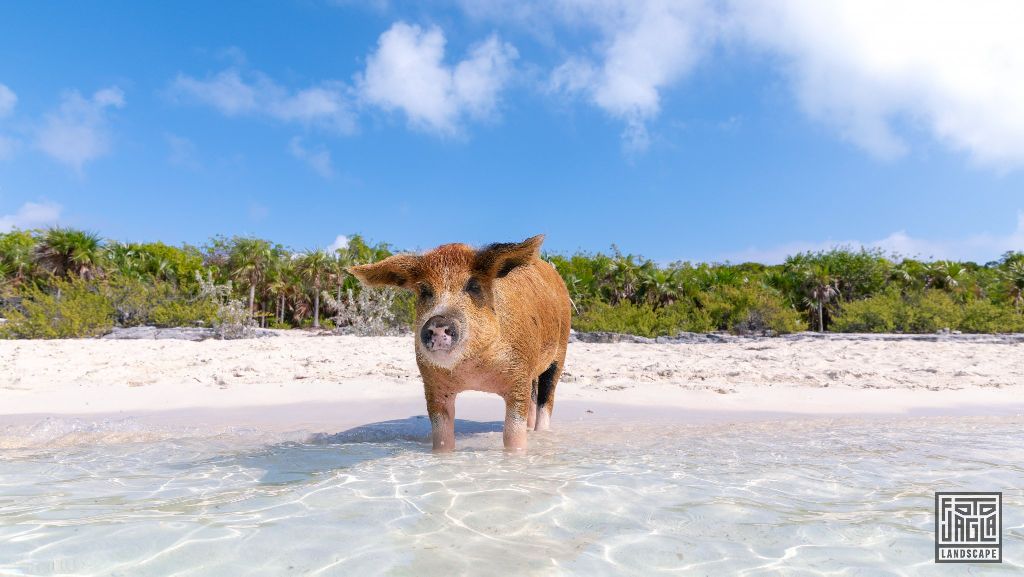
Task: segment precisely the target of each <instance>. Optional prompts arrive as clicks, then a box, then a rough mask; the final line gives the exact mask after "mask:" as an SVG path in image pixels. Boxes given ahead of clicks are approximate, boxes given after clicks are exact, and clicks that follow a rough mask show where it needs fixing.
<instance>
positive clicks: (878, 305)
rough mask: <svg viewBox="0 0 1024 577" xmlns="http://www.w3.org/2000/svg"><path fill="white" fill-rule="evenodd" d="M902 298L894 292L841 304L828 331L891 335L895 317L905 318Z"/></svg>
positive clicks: (894, 327)
mask: <svg viewBox="0 0 1024 577" xmlns="http://www.w3.org/2000/svg"><path fill="white" fill-rule="evenodd" d="M904 308H905V305H904V303H903V297H901V296H900V295H899V293H898V292H896V291H888V292H885V293H883V294H880V295H877V296H873V297H871V298H866V299H863V300H859V301H851V302H847V303H843V305H842V308H841V309H840V310H839V314H838V315H837V316H835V317H833V318H832V323H831V324H830V325H829V330H831V331H834V332H837V333H891V332H893V331H895V330H896V319H897V317H900V318H902V317H903V316H905V314H904V312H903V309H904Z"/></svg>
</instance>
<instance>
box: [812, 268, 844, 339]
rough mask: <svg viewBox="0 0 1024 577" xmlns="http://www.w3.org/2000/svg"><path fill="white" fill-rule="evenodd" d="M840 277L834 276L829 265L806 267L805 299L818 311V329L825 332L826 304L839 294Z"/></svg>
mask: <svg viewBox="0 0 1024 577" xmlns="http://www.w3.org/2000/svg"><path fill="white" fill-rule="evenodd" d="M837 285H838V279H836V278H835V277H834V276H832V272H831V271H830V270H829V267H828V265H817V266H813V267H807V268H805V269H804V286H805V287H806V288H805V290H806V292H807V296H806V297H805V298H804V301H805V302H806V303H807V304H808V306H810V307H812V308H815V309H817V311H818V331H819V332H825V312H824V311H825V306H826V305H827V304H828V303H829V302H831V301H832V299H833V298H835V297H836V296H838V295H839V289H838V288H837Z"/></svg>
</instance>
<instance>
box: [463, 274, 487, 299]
mask: <svg viewBox="0 0 1024 577" xmlns="http://www.w3.org/2000/svg"><path fill="white" fill-rule="evenodd" d="M466 292H467V293H469V294H470V295H471V296H475V297H478V296H480V295H482V294H484V288H483V287H482V286H480V281H478V280H476V279H475V278H471V279H469V280H468V281H466Z"/></svg>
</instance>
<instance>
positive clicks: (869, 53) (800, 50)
mask: <svg viewBox="0 0 1024 577" xmlns="http://www.w3.org/2000/svg"><path fill="white" fill-rule="evenodd" d="M460 4H461V5H462V8H463V10H464V11H465V12H466V14H468V15H469V16H470V18H473V19H477V20H481V19H483V20H490V21H498V22H501V23H503V24H511V25H514V26H519V27H520V28H522V29H524V30H526V31H528V33H531V34H533V35H534V36H538V37H540V40H541V42H542V43H548V42H550V41H549V40H548V37H550V38H555V39H557V38H559V37H562V38H565V37H569V38H574V39H575V38H578V37H579V33H580V32H584V33H587V32H591V31H592V32H595V33H596V35H595V36H596V38H595V42H594V43H593V45H592V46H588V45H586V44H584V47H583V48H580V47H579V46H578V45H567V46H558V42H557V40H555V41H553V43H554V44H555V45H556V48H557V49H561V50H564V51H565V52H566V53H567V56H566V57H565V58H564V59H563V60H562V62H561V63H560V64H559V65H558V66H556V67H555V68H554V70H553V72H552V73H551V75H550V77H549V82H548V88H549V89H551V90H554V91H555V92H559V93H564V94H569V95H576V96H582V97H583V98H585V99H587V100H588V101H590V102H591V103H592V104H594V105H595V106H597V107H599V108H601V109H602V110H604V111H606V112H607V113H608V114H609V115H611V116H613V117H615V118H617V119H619V120H621V121H622V122H624V123H625V130H624V132H623V137H624V139H625V143H626V145H627V147H629V148H634V149H636V148H640V149H642V148H643V147H644V146H645V145H646V143H647V139H648V136H647V127H648V126H649V125H650V124H651V122H652V121H653V120H654V119H655V118H656V117H657V116H658V115H659V113H660V110H661V101H662V99H663V97H664V92H665V90H666V89H667V88H670V87H672V86H675V85H678V84H679V83H680V82H681V81H683V80H684V79H685V78H686V77H687V75H688V74H689V73H690V72H691V71H692V70H694V68H695V67H696V66H697V65H698V64H699V63H700V62H701V60H702V59H703V60H710V59H711V55H713V54H715V53H716V52H719V51H720V50H713V49H724V50H725V51H731V52H735V49H736V48H741V49H746V50H749V53H748V56H751V57H753V58H756V59H758V60H757V61H758V62H759V63H764V64H765V65H768V66H773V67H775V68H777V69H778V70H780V71H781V73H782V74H783V76H784V77H785V78H786V80H787V81H788V83H789V84H790V85H791V89H792V91H793V93H794V95H795V98H796V101H797V103H798V105H799V107H800V108H801V110H802V111H803V112H804V113H805V114H806V115H807V116H808V117H810V118H812V119H813V120H815V121H816V122H821V123H823V124H825V125H827V126H828V127H830V128H831V129H833V130H835V131H836V132H837V133H838V135H839V136H840V137H841V138H844V139H846V140H848V141H850V142H852V143H853V144H855V145H856V146H859V147H861V148H863V149H864V150H866V151H868V152H869V153H870V154H872V155H874V156H876V157H879V158H883V159H892V158H898V157H899V156H901V155H903V154H906V153H907V152H908V150H909V149H910V140H909V138H908V136H909V135H910V134H912V133H913V132H916V131H922V132H924V133H925V134H928V135H930V136H931V137H933V138H934V139H936V140H937V141H939V142H941V143H943V144H944V145H945V146H947V147H949V148H951V149H953V150H957V151H962V152H964V153H966V154H967V155H968V156H969V157H970V158H972V159H973V161H975V162H976V163H977V164H979V165H983V166H987V167H993V168H995V169H997V170H1011V169H1018V168H1022V167H1024V106H1021V102H1024V34H1022V33H1021V31H1020V29H1021V22H1024V3H1022V2H1019V1H1018V0H988V1H984V2H963V1H960V2H957V1H951V0H903V1H900V2H890V1H886V0H544V1H539V0H532V1H531V0H518V1H514V2H513V1H510V0H495V2H487V3H481V2H475V1H474V0H461V1H460ZM552 28H554V29H556V30H558V31H566V30H568V33H566V34H550V33H549V32H548V30H549V29H552ZM538 30H540V32H537V31H538ZM765 54H767V55H769V56H771V58H768V59H765V58H763V56H764V55H765ZM908 130H909V132H908Z"/></svg>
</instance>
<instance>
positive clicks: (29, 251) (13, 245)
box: [0, 231, 36, 286]
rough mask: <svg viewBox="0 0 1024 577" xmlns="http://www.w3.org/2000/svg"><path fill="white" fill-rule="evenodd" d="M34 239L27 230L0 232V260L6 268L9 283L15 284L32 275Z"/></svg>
mask: <svg viewBox="0 0 1024 577" xmlns="http://www.w3.org/2000/svg"><path fill="white" fill-rule="evenodd" d="M35 246H36V239H35V238H34V237H33V236H32V235H31V234H30V233H28V232H25V231H14V232H9V233H6V234H0V262H2V263H4V265H5V266H6V268H7V276H9V277H10V284H12V285H14V286H17V285H20V284H22V283H23V282H25V280H26V279H28V278H29V277H30V276H32V275H33V268H34V265H35V259H34V253H35Z"/></svg>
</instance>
